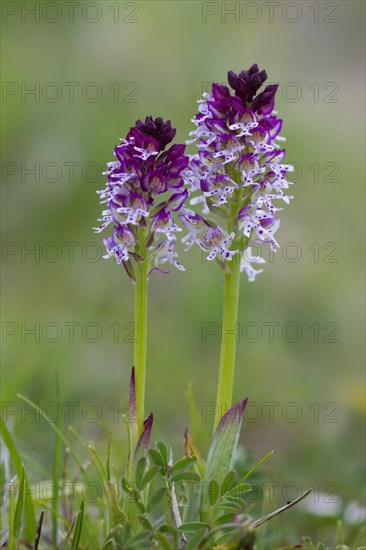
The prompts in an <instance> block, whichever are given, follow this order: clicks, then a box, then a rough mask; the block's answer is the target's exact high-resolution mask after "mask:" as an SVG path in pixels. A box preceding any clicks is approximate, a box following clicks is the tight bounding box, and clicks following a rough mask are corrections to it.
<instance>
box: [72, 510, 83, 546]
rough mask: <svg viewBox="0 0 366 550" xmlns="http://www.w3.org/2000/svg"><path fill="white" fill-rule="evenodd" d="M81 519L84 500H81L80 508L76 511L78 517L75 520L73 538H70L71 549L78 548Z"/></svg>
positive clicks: (81, 525) (81, 526)
mask: <svg viewBox="0 0 366 550" xmlns="http://www.w3.org/2000/svg"><path fill="white" fill-rule="evenodd" d="M83 520H84V501H83V500H82V501H81V504H80V509H79V512H78V517H77V520H76V525H75V530H74V538H73V539H72V550H78V548H79V542H80V537H81V531H82V528H83Z"/></svg>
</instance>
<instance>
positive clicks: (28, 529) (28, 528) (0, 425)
mask: <svg viewBox="0 0 366 550" xmlns="http://www.w3.org/2000/svg"><path fill="white" fill-rule="evenodd" d="M0 431H1V435H2V438H3V441H4V443H5V446H6V447H7V449H8V451H9V455H10V459H11V461H12V463H13V465H14V467H15V470H16V473H17V475H18V477H20V475H21V469H22V461H21V459H20V456H19V453H18V451H17V448H16V446H15V443H14V441H13V438H12V436H11V434H10V432H9V430H8V428H7V426H6V424H5V422H4V420H3V419H2V418H1V417H0ZM24 484H25V503H24V506H25V510H24V536H25V537H26V538H27V539H28V540H32V539H33V536H34V532H35V530H36V520H35V512H34V505H33V501H32V497H31V490H30V485H29V481H28V478H27V475H26V473H25V472H24Z"/></svg>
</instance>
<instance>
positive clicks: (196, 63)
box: [2, 0, 365, 545]
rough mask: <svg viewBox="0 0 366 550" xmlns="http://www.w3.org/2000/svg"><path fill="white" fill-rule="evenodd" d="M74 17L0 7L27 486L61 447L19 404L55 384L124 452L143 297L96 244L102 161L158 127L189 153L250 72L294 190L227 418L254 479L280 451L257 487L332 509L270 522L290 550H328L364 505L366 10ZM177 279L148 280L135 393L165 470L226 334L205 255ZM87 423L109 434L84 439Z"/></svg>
mask: <svg viewBox="0 0 366 550" xmlns="http://www.w3.org/2000/svg"><path fill="white" fill-rule="evenodd" d="M35 4H37V5H38V7H37V6H35ZM55 4H56V7H55ZM74 4H75V6H74V8H73V9H72V8H71V6H70V5H69V3H67V2H59V3H54V2H38V3H35V2H31V1H29V2H26V3H21V2H3V3H2V11H3V14H2V15H3V24H2V27H3V37H2V45H3V48H2V80H3V88H2V115H3V116H2V138H3V148H2V162H3V164H2V192H3V201H2V205H3V216H2V223H3V241H4V242H3V249H2V269H3V282H4V290H3V299H2V323H3V324H2V328H3V338H2V342H3V343H2V346H3V351H2V353H3V371H2V381H3V386H2V399H3V402H4V407H5V412H6V416H7V421H8V423H9V425H10V426H11V427H12V428H13V431H14V434H15V437H16V441H17V443H18V444H19V446H20V448H21V449H22V452H23V456H24V459H25V461H26V464H27V465H28V469H30V472H31V478H32V480H37V479H40V478H41V479H42V478H44V477H45V476H47V475H49V474H47V472H49V470H50V460H51V456H52V445H53V435H52V433H50V431H49V429H48V428H47V429H46V428H45V426H44V424H43V423H42V422H40V421H37V419H34V418H33V417H32V415H30V414H29V413H28V412H27V411H26V410H25V409H24V407H23V406H21V404H20V401H19V400H18V399H17V397H16V395H17V393H18V392H21V393H23V394H26V395H27V396H28V397H30V398H31V399H33V400H34V401H37V402H38V403H39V404H40V405H41V406H42V407H47V406H48V405H47V404H48V403H50V402H52V400H53V399H54V382H55V372H56V371H57V372H58V373H59V375H60V379H61V385H62V394H63V401H64V402H65V403H66V404H67V403H71V402H76V403H79V405H75V418H74V419H70V415H69V414H67V411H70V405H65V417H64V420H65V423H66V424H67V423H70V421H71V423H72V424H73V425H74V427H76V428H77V429H78V430H79V431H80V433H82V434H83V435H85V436H86V437H89V438H93V439H94V440H95V441H96V443H97V445H98V446H99V447H100V448H101V450H102V451H103V449H104V446H105V441H106V440H105V436H106V434H107V433H108V432H109V431H112V439H113V444H114V448H115V449H117V450H118V452H117V451H115V452H116V454H117V456H116V459H115V461H116V462H117V460H120V457H121V456H122V455H123V453H124V452H125V443H126V440H125V430H124V427H123V425H122V421H121V418H120V417H121V415H120V414H118V413H121V412H123V409H124V407H125V403H126V401H127V392H128V378H129V372H130V368H131V362H132V353H133V344H132V343H130V342H129V339H130V336H129V335H130V334H131V325H129V323H131V322H133V288H132V285H131V283H130V281H129V280H128V279H127V277H126V276H125V274H124V272H123V271H122V269H120V268H118V267H117V266H116V265H115V264H114V262H113V261H112V260H110V261H104V260H100V253H101V246H100V239H99V236H98V235H94V234H93V231H92V227H93V226H95V225H96V218H97V217H99V215H100V212H101V206H99V204H98V197H97V195H96V190H97V189H98V188H101V187H102V186H104V182H105V176H103V175H102V174H101V171H102V170H104V169H105V163H106V162H108V161H110V160H112V159H113V147H114V145H115V144H117V143H118V138H119V137H124V136H125V134H126V133H127V131H128V129H129V127H130V126H131V125H133V123H134V122H135V120H136V119H137V118H142V117H145V116H146V115H148V114H152V115H153V116H162V117H164V118H170V119H171V120H172V122H173V125H174V126H175V127H177V129H178V131H177V136H176V142H183V141H184V140H185V139H186V138H187V136H188V133H189V132H190V131H191V130H192V127H193V125H192V123H191V122H190V119H191V118H192V117H193V116H194V114H195V111H196V100H197V99H199V98H200V96H201V93H202V91H203V90H206V89H207V88H208V86H209V83H210V82H212V81H220V82H225V80H226V73H227V71H228V70H229V69H232V70H235V71H239V70H241V69H244V68H248V67H249V66H250V65H251V64H252V63H254V62H255V63H258V64H259V66H260V68H265V69H266V70H267V72H268V74H269V81H270V82H278V83H279V84H280V86H279V91H278V95H277V103H276V108H277V110H278V112H279V115H280V116H281V118H283V119H284V128H283V131H282V134H283V135H284V136H286V137H287V145H286V147H287V151H288V154H287V161H288V162H292V163H294V164H296V172H295V174H294V176H295V179H296V184H295V185H294V186H293V188H292V190H291V191H293V194H294V195H295V200H294V201H293V202H292V204H291V205H290V206H289V207H286V209H285V210H284V211H283V214H282V225H281V228H280V230H279V233H278V238H279V241H280V243H281V244H282V249H280V251H279V252H278V253H277V254H276V256H275V257H274V259H273V261H272V262H269V263H267V265H266V266H265V271H264V273H263V274H262V275H260V276H259V277H258V278H257V281H256V283H255V284H249V283H248V282H247V281H246V280H245V277H244V276H243V278H242V283H241V302H240V314H239V323H240V330H241V333H242V336H241V338H240V343H239V345H238V350H237V371H236V382H235V400H238V399H240V398H242V397H244V396H249V399H250V401H251V402H252V403H254V404H255V405H253V406H252V409H250V410H249V411H248V412H250V416H251V420H250V419H249V418H248V420H247V422H246V423H245V426H244V429H243V433H242V437H241V444H242V445H243V446H244V447H245V448H246V449H248V451H250V453H251V454H252V455H253V457H254V458H257V459H259V458H261V457H262V456H263V455H264V454H265V453H266V452H268V451H269V450H271V449H274V450H275V454H274V456H273V457H272V459H271V460H270V462H269V463H268V464H267V469H266V475H267V477H268V479H270V480H272V481H273V482H274V483H278V484H279V485H276V486H275V490H274V495H275V501H276V504H279V505H281V504H283V502H284V500H289V499H290V498H294V496H296V487H295V488H294V486H292V487H291V486H290V487H288V486H286V483H288V482H292V483H293V484H294V483H295V484H297V486H298V487H300V488H301V489H306V488H307V487H308V486H311V485H314V486H315V487H316V490H317V491H318V492H320V493H324V494H328V496H329V494H330V493H333V492H334V493H335V497H334V496H333V497H332V496H330V497H329V498H328V500H332V498H333V499H334V500H335V501H336V502H337V506H338V505H339V510H338V511H337V512H336V513H335V516H334V517H333V516H332V517H330V518H329V517H327V516H328V515H329V514H328V512H325V517H320V516H316V513H321V512H322V511H324V507H323V508H322V510H318V512H317V511H316V510H315V504H314V503H315V501H316V498H315V497H310V500H311V501H310V503H309V504H308V505H307V507H306V506H305V507H303V508H302V511H303V512H304V513H300V508H299V509H298V511H291V512H289V515H288V516H287V517H286V518H283V519H281V520H280V525H281V527H282V529H283V531H284V537H283V540H284V541H287V542H292V543H295V542H298V541H299V538H300V536H301V535H305V534H311V535H313V536H314V537H315V538H321V537H323V538H325V539H326V540H325V542H327V543H328V544H330V545H331V544H333V543H334V540H333V539H332V537H333V532H334V525H335V521H336V520H335V517H341V516H342V514H343V512H344V511H345V510H346V508H347V506H348V505H349V503H352V502H357V503H358V504H359V505H362V501H363V489H364V487H363V483H364V473H363V460H362V452H363V448H364V436H363V431H362V426H363V421H364V412H365V404H364V393H363V391H364V390H363V380H364V367H363V349H364V309H363V303H364V302H363V299H364V295H363V285H362V282H363V265H364V256H363V250H364V248H363V244H364V236H363V231H362V228H363V223H362V220H363V213H364V210H363V191H364V177H363V166H364V126H363V118H364V111H363V94H364V53H363V45H364V26H363V25H364V23H363V19H364V7H365V4H364V3H363V2H359V1H339V2H322V1H321V2H307V1H301V2H269V3H266V2H265V3H262V2H226V3H222V2H198V1H197V2H193V1H185V0H182V1H154V0H150V1H139V2H122V1H121V2H118V1H117V2H109V1H108V0H107V1H103V2H79V3H74ZM76 4H77V5H76ZM31 9H36V13H35V14H32V13H31V12H30V11H29V10H31ZM73 10H74V12H73ZM230 10H234V11H233V13H229V12H230ZM72 12H73V13H72ZM93 21H94V22H93ZM31 90H35V92H33V93H32V92H31ZM190 151H192V152H193V149H190ZM37 163H38V164H37ZM32 170H33V172H31V171H32ZM72 243H74V244H72ZM291 243H292V244H291ZM293 243H295V244H293ZM32 249H33V250H35V253H33V254H32V253H31V252H29V251H30V250H32ZM27 251H28V252H27ZM72 251H73V252H72ZM267 257H268V256H267ZM180 258H181V261H182V263H183V264H184V265H185V266H186V268H187V271H186V272H185V273H181V272H177V271H172V273H171V274H170V275H168V276H158V275H154V276H153V277H152V278H151V283H150V298H149V341H148V378H147V409H148V410H152V411H154V413H155V425H154V433H153V438H154V440H158V439H161V438H165V439H166V440H168V441H169V442H171V444H172V445H173V447H174V450H175V452H176V453H181V452H182V437H183V432H184V429H185V427H186V426H187V425H188V423H189V412H188V405H187V401H186V397H185V390H186V388H187V383H188V382H189V381H191V382H192V384H193V389H194V396H195V400H196V402H197V404H198V407H199V410H200V411H201V410H205V407H206V405H205V403H208V402H213V401H214V398H215V393H216V380H217V367H218V352H219V345H220V334H219V333H217V334H215V335H212V336H208V337H207V338H206V339H205V338H203V331H204V330H205V326H207V325H205V323H217V324H219V323H220V316H221V306H222V294H221V293H222V286H221V284H222V283H221V275H220V273H219V270H218V269H217V268H216V266H214V265H212V264H209V263H207V262H206V263H205V262H203V261H202V258H201V256H200V253H199V251H192V252H189V253H187V254H185V255H184V256H183V253H182V254H181V256H180ZM36 323H39V325H36ZM70 323H71V324H70ZM248 323H251V324H250V325H248ZM268 323H276V325H273V326H274V338H273V341H271V340H272V339H271V338H270V337H269V326H268ZM289 323H290V324H289ZM294 323H296V325H295V324H294ZM72 324H73V325H72ZM72 326H74V336H73V337H70V333H71V332H72V329H71V327H72ZM210 326H212V325H210ZM213 326H214V325H213ZM217 326H218V325H217ZM111 327H112V328H111ZM299 327H300V329H299ZM32 328H35V329H36V335H34V334H31V333H28V332H27V330H28V329H32ZM116 331H117V332H118V336H117V332H116ZM300 331H301V332H300ZM52 340H54V341H52ZM93 340H94V341H93ZM290 340H296V341H294V342H291V341H290ZM90 403H97V407H98V408H96V406H95V405H90ZM116 403H118V404H119V407H120V410H119V411H118V409H117V406H116ZM268 403H272V404H273V403H274V405H272V407H273V411H274V412H273V414H272V415H271V414H270V407H271V405H268ZM291 403H295V405H289V404H291ZM266 404H267V405H266ZM67 407H69V408H68V409H67ZM96 411H97V412H98V413H99V412H100V411H102V414H101V415H100V414H99V416H101V417H102V418H101V420H100V422H98V423H93V422H92V421H88V417H89V420H90V419H91V418H94V416H95V412H96ZM116 411H117V412H116ZM49 413H50V414H52V411H51V409H49ZM116 416H119V420H120V421H119V422H117V421H115V420H118V419H117V418H116ZM294 419H295V420H296V421H293V420H294ZM206 420H207V422H206V423H204V424H203V425H202V428H203V431H202V433H203V432H204V430H207V432H208V431H209V430H210V422H211V420H212V417H211V416H209V417H208V418H207V419H206ZM202 437H203V441H202V445H203V446H204V445H205V442H204V435H202ZM318 500H320V502H321V503H322V502H323V503H324V500H325V501H326V500H327V499H326V498H325V497H324V496H322V495H320V496H319V499H318ZM312 504H314V506H313V505H312ZM337 506H336V507H337ZM273 507H274V504H273ZM327 510H330V508H328V509H327ZM329 513H330V512H329ZM337 514H338V515H337ZM348 515H350V514H348ZM350 517H351V523H352V514H351V516H350ZM331 528H332V530H330V529H331ZM347 529H348V530H351V529H352V530H355V529H356V530H357V529H358V526H357V525H353V526H352V525H348V526H347Z"/></svg>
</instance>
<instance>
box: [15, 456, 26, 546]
mask: <svg viewBox="0 0 366 550" xmlns="http://www.w3.org/2000/svg"><path fill="white" fill-rule="evenodd" d="M24 501H25V479H24V464H22V465H21V470H20V479H19V489H18V498H17V503H16V506H15V512H14V544H15V548H17V547H18V540H19V533H20V529H21V526H22V519H23V512H24Z"/></svg>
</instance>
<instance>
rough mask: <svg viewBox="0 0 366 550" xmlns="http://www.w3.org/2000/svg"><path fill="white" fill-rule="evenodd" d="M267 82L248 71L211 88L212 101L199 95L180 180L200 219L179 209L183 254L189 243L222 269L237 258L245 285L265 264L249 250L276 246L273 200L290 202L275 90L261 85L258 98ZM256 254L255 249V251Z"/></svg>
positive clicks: (231, 74) (263, 74) (261, 75)
mask: <svg viewBox="0 0 366 550" xmlns="http://www.w3.org/2000/svg"><path fill="white" fill-rule="evenodd" d="M266 79H267V74H266V71H259V69H258V65H252V67H250V69H249V70H248V71H242V72H241V73H240V74H236V73H234V72H233V71H230V72H229V73H228V81H229V84H230V86H231V88H232V89H233V90H234V91H235V95H232V94H231V92H230V90H229V88H228V87H227V86H224V85H221V84H213V86H212V93H205V94H203V99H202V100H199V102H198V103H199V112H198V113H197V114H196V116H195V118H194V119H193V122H194V124H195V125H196V129H195V130H194V131H193V132H191V135H192V136H193V139H191V140H190V141H188V142H187V143H194V142H196V144H197V147H198V153H197V154H195V155H193V156H191V157H190V167H189V170H187V171H186V180H187V181H188V185H189V188H190V194H191V200H190V203H191V204H192V205H193V204H201V206H202V216H201V215H199V214H196V213H195V212H193V211H192V210H190V209H187V208H183V209H182V211H181V214H180V218H181V220H182V223H183V224H184V225H185V227H186V228H187V229H188V230H189V233H188V235H187V236H186V237H184V239H183V240H184V242H185V243H186V244H187V248H190V247H191V246H192V245H193V244H194V243H196V244H197V245H198V246H199V247H200V248H201V249H202V250H204V251H205V252H206V253H207V259H208V260H213V259H214V258H216V259H217V260H219V261H220V263H221V264H222V265H224V266H225V265H226V262H227V261H229V260H231V259H232V257H233V256H234V255H235V254H240V257H241V270H242V271H245V272H246V273H247V275H248V278H249V280H250V281H253V280H254V279H255V276H256V275H257V274H258V273H260V272H261V271H263V270H256V269H254V267H253V266H252V264H253V263H264V259H263V258H262V257H260V256H259V255H258V254H257V255H256V256H253V246H254V245H256V244H266V245H269V246H270V247H271V248H272V249H273V250H275V249H276V248H277V247H278V246H279V245H278V243H277V241H276V239H275V238H274V234H275V232H276V231H277V229H278V227H279V224H280V220H279V218H278V217H277V213H278V212H279V211H280V210H282V209H281V208H279V207H278V206H277V204H278V200H282V201H284V202H285V203H288V202H289V200H290V199H291V198H292V197H289V196H287V195H286V194H285V193H284V190H285V189H287V188H288V187H289V182H288V181H287V180H286V174H287V172H288V171H291V170H292V167H291V166H289V165H286V164H283V163H282V161H283V158H284V156H285V150H284V149H281V148H280V146H279V144H278V142H280V141H283V139H284V138H281V137H280V136H279V132H280V131H281V127H282V120H281V119H279V118H277V116H276V112H275V111H274V110H273V108H274V97H275V93H276V91H277V85H274V84H272V85H268V86H267V87H266V88H265V89H264V90H263V91H262V92H261V93H257V92H258V90H259V89H260V88H261V86H262V84H263V83H264V82H265V80H266ZM212 214H217V215H218V216H220V217H221V218H223V219H224V220H225V224H226V227H225V228H223V227H221V225H220V224H219V223H218V222H217V221H214V219H213V217H212ZM255 248H256V251H257V250H258V249H259V248H260V247H257V246H255Z"/></svg>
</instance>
